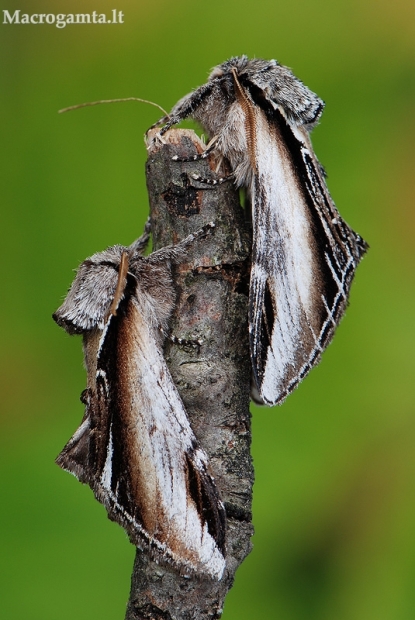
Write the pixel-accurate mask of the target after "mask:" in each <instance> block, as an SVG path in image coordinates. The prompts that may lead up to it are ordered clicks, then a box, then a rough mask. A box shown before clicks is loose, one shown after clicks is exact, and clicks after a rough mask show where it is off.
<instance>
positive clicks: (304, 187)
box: [249, 110, 366, 405]
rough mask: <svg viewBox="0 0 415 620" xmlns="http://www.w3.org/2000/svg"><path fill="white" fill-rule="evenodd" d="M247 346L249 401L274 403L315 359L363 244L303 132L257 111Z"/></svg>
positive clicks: (346, 290) (341, 309)
mask: <svg viewBox="0 0 415 620" xmlns="http://www.w3.org/2000/svg"><path fill="white" fill-rule="evenodd" d="M257 119H258V122H257V128H258V129H257V131H258V136H259V140H258V141H257V144H260V145H261V146H260V148H257V152H256V162H257V170H256V172H255V175H254V179H253V183H252V189H251V192H252V203H253V227H254V238H253V265H252V272H251V286H250V316H249V323H250V342H251V357H252V365H253V371H254V379H255V383H256V387H257V390H258V394H255V392H254V394H253V397H254V399H257V400H258V401H259V402H263V403H266V404H269V405H273V404H276V403H280V402H282V401H283V400H284V398H285V397H286V396H287V395H288V394H289V393H290V392H291V391H292V390H293V389H294V388H295V387H296V386H297V384H298V383H299V382H300V381H301V380H302V379H303V378H304V377H305V375H306V374H307V373H308V372H309V370H310V369H311V368H312V367H313V366H314V365H315V364H316V363H317V362H318V361H319V359H320V356H321V353H322V351H323V350H324V348H325V347H326V346H327V344H328V343H329V342H330V340H331V338H332V336H333V334H334V331H335V328H336V326H337V324H338V322H339V320H340V318H341V316H342V315H343V312H344V310H345V308H346V305H347V298H348V294H349V290H350V285H351V282H352V279H353V275H354V272H355V269H356V267H357V264H358V262H359V260H360V258H361V256H362V255H363V253H364V251H365V249H366V244H365V242H364V241H363V240H362V239H361V238H360V237H359V235H357V234H356V233H354V232H353V231H352V230H351V229H350V228H349V227H348V226H347V224H346V223H345V222H344V221H343V220H342V218H341V217H340V215H339V213H338V211H337V209H336V208H335V206H334V204H333V202H332V200H331V198H330V195H329V193H328V190H327V187H326V184H325V181H324V176H323V173H322V169H321V167H320V165H319V163H318V161H317V159H316V157H315V155H314V153H313V150H312V148H311V144H310V141H309V138H308V134H307V132H306V130H305V129H303V128H299V127H298V126H296V125H293V124H288V123H287V122H286V120H285V118H284V117H283V115H282V114H280V113H279V112H278V111H277V110H276V111H275V114H274V118H273V120H270V116H268V117H266V116H265V114H264V113H263V112H262V111H258V112H257Z"/></svg>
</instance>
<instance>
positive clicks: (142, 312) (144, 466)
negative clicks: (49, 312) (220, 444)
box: [54, 224, 225, 579]
mask: <svg viewBox="0 0 415 620" xmlns="http://www.w3.org/2000/svg"><path fill="white" fill-rule="evenodd" d="M211 228H213V224H209V225H207V226H205V227H204V228H203V229H201V231H199V232H198V233H195V234H193V235H189V236H188V237H186V239H184V240H183V241H182V242H181V243H179V244H177V245H175V246H168V247H165V248H163V249H161V250H159V251H157V252H154V253H153V254H150V255H149V256H147V257H143V256H142V255H141V251H142V250H143V248H144V247H145V245H146V242H147V240H148V231H147V232H146V233H145V234H144V235H143V236H142V237H141V238H140V239H138V240H137V241H136V242H135V243H133V244H132V245H131V246H130V247H128V248H126V247H122V246H119V245H116V246H114V247H110V248H108V249H107V250H105V251H104V252H100V253H98V254H94V255H93V256H91V258H88V259H87V260H86V261H84V262H83V263H82V264H81V266H80V267H79V269H78V272H77V275H76V278H75V280H74V282H73V284H72V286H71V288H70V290H69V292H68V295H67V297H66V299H65V301H64V303H63V304H62V306H61V307H60V308H59V309H58V310H57V311H56V313H55V314H54V319H55V321H56V322H57V323H58V324H59V325H61V326H62V327H63V328H64V329H65V330H66V331H67V332H68V333H69V334H82V335H83V344H84V357H85V365H86V369H87V375H88V379H87V388H86V390H84V392H83V394H82V396H81V400H82V401H83V402H84V404H85V406H86V407H85V415H84V418H83V420H82V423H81V426H80V427H79V428H78V430H77V431H76V432H75V434H74V435H73V437H72V438H71V439H70V441H69V442H68V444H67V445H66V446H65V448H64V449H63V451H62V452H61V454H60V455H59V456H58V458H57V463H58V465H60V467H62V468H63V469H65V470H67V471H69V472H70V473H72V474H74V475H75V476H76V477H77V478H78V479H79V480H80V481H81V482H83V483H86V484H88V485H89V486H90V487H91V489H92V490H93V492H94V494H95V496H96V498H97V499H98V500H99V501H100V502H101V503H102V504H104V506H105V507H106V509H107V511H108V515H109V517H110V519H112V520H113V521H117V522H118V523H119V524H120V525H121V526H122V527H124V528H125V530H126V531H127V533H128V535H129V538H130V540H131V542H132V543H133V544H135V545H136V546H138V547H141V548H142V547H143V546H147V547H149V548H150V551H151V553H152V554H153V556H154V557H155V558H156V559H162V560H164V561H166V560H167V561H171V562H172V563H174V564H175V565H177V566H178V567H179V568H180V569H181V570H182V572H186V571H194V572H197V573H200V574H205V575H208V576H210V577H213V578H216V579H220V577H221V576H222V573H223V570H224V566H225V559H224V556H225V511H224V507H223V504H222V502H221V501H220V498H219V494H218V491H217V489H216V486H215V482H214V480H213V478H212V476H211V475H210V473H209V465H208V458H207V456H206V454H205V452H204V451H203V450H202V448H201V447H200V445H199V443H198V441H197V439H196V437H195V435H194V433H193V431H192V429H191V427H190V423H189V420H188V418H187V414H186V411H185V409H184V405H183V402H182V400H181V398H180V396H179V393H178V391H177V389H176V387H175V385H174V383H173V380H172V378H171V375H170V373H169V370H168V368H167V365H166V362H165V360H164V357H163V350H162V346H163V334H165V332H166V330H167V329H168V322H169V318H170V315H171V313H172V310H173V308H174V304H175V298H176V292H175V289H174V284H173V279H172V273H171V270H172V265H173V264H175V263H178V262H180V261H182V260H183V259H184V258H185V256H186V249H187V248H188V247H189V245H190V244H191V243H193V242H194V240H195V238H197V237H200V236H202V235H203V234H206V233H207V231H208V230H209V229H211Z"/></svg>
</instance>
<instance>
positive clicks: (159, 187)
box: [126, 130, 253, 620]
mask: <svg viewBox="0 0 415 620" xmlns="http://www.w3.org/2000/svg"><path fill="white" fill-rule="evenodd" d="M165 139H166V144H163V145H159V146H156V147H153V148H152V150H151V152H150V154H149V159H148V162H147V185H148V191H149V198H150V215H151V222H152V232H153V246H154V249H158V248H160V247H163V246H165V245H168V244H171V243H177V242H178V241H180V240H181V239H183V238H184V237H186V236H187V235H188V234H189V233H191V232H194V231H195V230H197V229H199V228H200V227H201V226H203V225H204V224H206V223H208V222H210V221H213V222H214V223H215V225H216V228H215V230H214V233H213V234H212V235H209V236H208V237H207V238H205V239H202V240H199V241H197V242H196V243H195V244H194V247H193V248H191V249H190V250H189V255H188V260H187V262H186V264H181V265H179V266H178V267H177V268H176V273H175V280H176V284H177V306H176V310H175V314H174V317H173V321H172V325H171V328H172V333H173V334H174V335H175V336H177V337H178V338H183V339H187V340H194V339H199V340H201V341H202V345H201V346H200V348H199V349H197V348H194V347H190V346H188V345H187V346H186V345H185V346H183V345H178V344H177V343H171V342H167V343H166V348H165V355H166V360H167V363H168V365H169V369H170V372H171V374H172V377H173V380H174V382H175V384H176V386H177V388H178V390H179V392H180V395H181V397H182V400H183V402H184V405H185V408H186V410H187V413H188V416H189V419H190V423H191V425H192V428H193V430H194V432H195V435H196V436H197V438H198V440H199V441H200V443H201V445H202V446H203V448H204V450H205V451H206V453H207V454H208V457H209V460H210V466H211V471H212V473H213V476H214V478H215V481H216V484H217V487H218V490H219V492H220V495H221V497H222V500H223V502H224V505H225V508H226V514H227V543H226V549H227V557H226V568H225V572H224V575H223V577H222V579H221V581H219V582H218V581H216V580H212V579H210V578H204V577H203V578H202V577H200V576H198V575H190V576H186V577H183V576H181V575H180V574H179V572H178V571H177V570H176V569H175V568H174V567H172V566H164V565H163V566H162V565H159V564H156V563H155V562H154V561H153V560H151V559H150V557H149V555H148V553H147V552H146V551H141V550H139V549H137V553H136V559H135V564H134V571H133V575H132V582H131V593H130V600H129V603H128V609H127V615H126V620H138V619H140V620H141V619H142V620H144V619H146V620H150V619H151V620H161V619H163V620H181V619H183V620H211V619H215V618H220V616H221V614H222V609H223V603H224V599H225V596H226V594H227V592H228V590H229V588H230V587H231V586H232V583H233V580H234V575H235V571H236V569H237V568H238V566H239V565H240V564H241V562H242V561H243V559H244V558H245V557H246V556H247V555H248V553H249V552H250V550H251V542H250V538H251V535H252V533H253V528H252V525H251V500H252V484H253V468H252V461H251V456H250V451H249V449H250V440H251V434H250V414H249V387H250V360H249V347H248V326H247V307H248V296H247V295H248V284H249V264H248V263H249V248H250V240H249V233H248V227H247V225H246V223H245V221H244V211H243V209H241V207H240V205H239V198H238V193H237V192H236V191H235V189H234V186H233V184H232V183H231V182H230V183H224V184H223V185H220V186H216V187H214V188H206V186H200V184H198V183H197V182H196V181H192V176H191V175H192V174H193V173H197V174H198V175H200V177H212V176H216V175H215V172H214V170H213V169H211V168H210V164H209V162H208V160H203V161H197V162H191V163H178V162H174V161H173V160H172V156H173V155H178V156H179V157H191V156H193V155H195V154H196V153H198V152H199V153H200V152H201V151H202V149H203V147H202V145H201V143H200V141H199V139H198V138H197V136H196V135H195V134H194V133H193V132H191V131H189V130H171V131H170V132H168V134H166V136H165ZM198 185H199V186H200V187H201V189H197V188H196V187H195V186H198Z"/></svg>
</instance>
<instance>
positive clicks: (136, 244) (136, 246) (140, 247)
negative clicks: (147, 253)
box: [128, 218, 151, 256]
mask: <svg viewBox="0 0 415 620" xmlns="http://www.w3.org/2000/svg"><path fill="white" fill-rule="evenodd" d="M150 233H151V221H150V218H148V219H147V222H146V223H145V224H144V232H143V234H142V235H141V236H140V237H138V239H136V240H135V241H133V243H132V244H131V245H130V246H128V253H129V255H130V256H132V255H133V254H136V253H137V252H138V254H142V253H143V252H144V250H145V249H146V247H147V245H148V242H149V239H150Z"/></svg>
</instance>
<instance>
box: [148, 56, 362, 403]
mask: <svg viewBox="0 0 415 620" xmlns="http://www.w3.org/2000/svg"><path fill="white" fill-rule="evenodd" d="M323 107H324V103H323V101H322V100H321V99H319V97H317V95H315V94H314V93H312V92H311V91H310V90H309V89H308V88H307V87H306V86H305V85H304V84H303V83H302V82H301V81H300V80H298V79H297V78H296V77H295V76H294V75H293V74H292V73H291V71H290V70H289V69H287V67H284V66H282V65H280V64H279V63H278V62H277V61H276V60H270V61H266V60H259V59H255V60H249V59H248V58H247V57H246V56H240V57H235V58H231V59H230V60H228V61H226V62H224V63H223V64H221V65H219V66H218V67H216V68H214V69H213V71H212V72H211V74H210V76H209V79H208V82H207V83H206V84H205V85H203V86H201V87H200V88H198V89H197V90H195V91H194V92H192V93H190V94H188V95H186V96H185V97H183V99H181V100H180V101H179V102H178V103H177V104H176V105H175V106H174V107H173V109H172V111H171V113H170V115H168V116H165V117H163V118H161V119H160V120H159V121H158V123H156V124H155V125H154V126H159V125H162V124H164V126H163V127H162V128H161V130H160V132H159V136H162V135H163V134H164V133H165V132H166V131H167V130H168V129H169V128H170V127H172V126H173V125H175V124H176V123H179V122H180V121H182V120H183V119H185V118H187V117H192V118H193V119H195V120H196V121H198V122H199V123H200V124H201V125H202V127H203V129H204V130H205V131H206V132H207V134H208V136H209V138H210V140H211V141H210V143H209V145H208V147H207V149H206V151H205V152H204V153H203V154H202V155H201V156H200V157H202V158H204V157H207V156H208V155H209V154H210V153H211V152H212V151H213V150H215V151H216V152H217V153H218V154H219V155H220V156H222V157H225V158H226V159H227V160H228V161H229V162H230V164H231V167H232V170H233V175H232V177H233V178H234V180H235V183H236V185H237V186H238V187H244V188H246V190H247V194H248V196H249V199H250V202H251V204H252V222H253V249H252V268H251V278H250V293H249V332H250V352H251V360H252V368H253V376H254V380H255V386H254V389H253V398H254V400H256V401H257V402H259V403H265V404H267V405H274V404H276V403H281V402H282V401H283V400H284V399H285V398H286V396H287V395H288V394H289V393H290V392H291V391H292V390H293V389H294V388H295V387H296V386H297V385H298V383H299V382H300V381H301V380H302V379H303V378H304V377H305V375H306V374H307V373H308V372H309V370H310V369H311V368H312V367H313V366H314V365H315V364H317V362H318V361H319V360H320V356H321V354H322V352H323V350H324V349H325V347H326V346H327V345H328V343H329V342H330V340H331V339H332V337H333V334H334V331H335V329H336V327H337V325H338V323H339V321H340V319H341V317H342V315H343V313H344V311H345V308H346V305H347V300H348V295H349V290H350V286H351V282H352V279H353V276H354V272H355V269H356V267H357V265H358V263H359V261H360V259H361V258H362V256H363V254H364V252H365V251H366V248H367V244H366V243H365V241H364V240H363V239H362V238H361V237H360V236H359V235H358V234H357V233H355V232H354V231H353V230H352V229H351V228H350V227H349V226H348V225H347V224H346V222H345V221H344V220H343V219H342V218H341V216H340V215H339V212H338V211H337V209H336V207H335V205H334V203H333V200H332V199H331V197H330V194H329V191H328V189H327V186H326V182H325V173H324V170H323V168H322V166H321V165H320V163H319V162H318V160H317V157H316V155H315V154H314V151H313V148H312V145H311V142H310V138H309V131H310V130H311V129H312V128H313V127H314V125H315V124H316V123H317V122H318V120H319V118H320V116H321V113H322V111H323ZM175 159H178V158H175ZM194 159H197V156H196V157H195V158H194ZM194 178H197V177H194ZM198 180H199V181H201V182H205V183H211V184H216V183H220V182H223V181H224V180H226V179H215V180H211V181H209V180H207V179H198Z"/></svg>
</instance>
